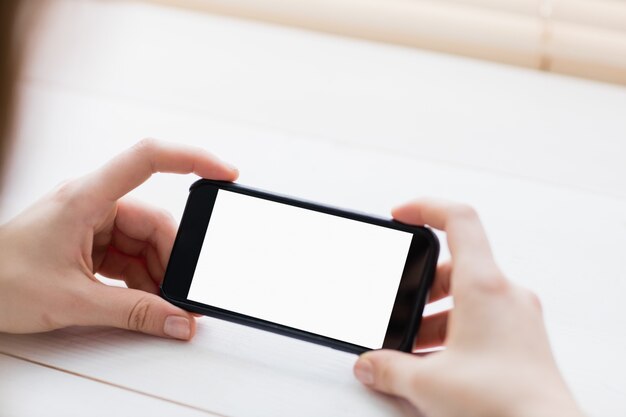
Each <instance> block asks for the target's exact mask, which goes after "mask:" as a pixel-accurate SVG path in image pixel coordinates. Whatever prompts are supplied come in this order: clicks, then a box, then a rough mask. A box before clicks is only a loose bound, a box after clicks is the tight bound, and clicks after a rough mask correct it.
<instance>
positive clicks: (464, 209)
mask: <svg viewBox="0 0 626 417" xmlns="http://www.w3.org/2000/svg"><path fill="white" fill-rule="evenodd" d="M392 214H393V217H394V218H395V219H396V220H398V221H400V222H403V223H408V224H413V225H419V226H423V225H429V226H431V227H433V228H435V229H439V230H443V231H445V232H446V235H447V240H448V247H449V248H450V254H451V255H452V268H453V269H456V268H458V269H459V270H462V271H463V272H464V273H463V275H464V276H468V277H467V278H465V279H470V280H474V281H477V280H480V281H483V282H485V281H492V282H495V281H496V280H498V277H499V276H500V273H499V270H498V267H497V266H496V263H495V261H494V259H493V255H492V253H491V247H490V245H489V241H488V239H487V235H486V233H485V230H484V228H483V226H482V224H481V222H480V219H479V218H478V214H477V213H476V211H475V210H474V209H473V208H472V207H470V206H467V205H463V204H458V203H452V202H448V201H443V200H429V199H420V200H415V201H413V202H411V203H407V204H405V205H403V206H399V207H396V208H395V209H394V210H393V211H392ZM494 272H495V273H494ZM498 281H499V280H498Z"/></svg>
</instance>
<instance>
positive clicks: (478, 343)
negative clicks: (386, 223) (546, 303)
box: [354, 200, 582, 417]
mask: <svg viewBox="0 0 626 417" xmlns="http://www.w3.org/2000/svg"><path fill="white" fill-rule="evenodd" d="M393 216H394V218H395V219H396V220H398V221H401V222H403V223H408V224H413V225H429V226H431V227H433V228H435V229H439V230H443V231H445V232H446V233H447V240H448V246H449V248H450V253H451V255H452V260H451V261H450V262H449V263H444V264H441V265H440V266H439V268H438V270H437V276H436V279H435V283H434V286H433V289H432V292H431V301H434V300H436V299H440V298H443V297H446V296H448V295H452V296H453V299H454V308H453V309H452V310H451V311H450V312H444V313H439V314H436V315H433V316H429V317H426V318H424V320H423V322H422V328H421V329H420V332H419V335H418V337H417V341H416V343H417V347H418V348H426V347H434V346H441V345H445V347H446V349H445V350H443V351H439V352H436V353H431V354H429V355H426V356H421V357H420V356H417V355H415V354H409V353H402V352H396V351H387V350H380V351H371V352H367V353H365V354H363V355H361V357H360V358H359V360H358V361H357V363H356V364H355V367H354V372H355V375H356V376H357V378H358V379H359V380H360V381H361V382H363V383H364V384H365V385H367V386H369V387H370V388H372V389H374V390H377V391H381V392H384V393H388V394H392V395H396V396H400V397H404V398H406V399H408V400H409V401H410V402H411V403H413V404H414V405H415V406H416V407H417V408H418V409H419V410H420V411H421V412H422V413H424V414H425V415H426V416H428V417H434V416H464V417H469V416H481V417H488V416H498V417H502V416H550V417H552V416H566V415H567V416H580V415H582V412H581V411H580V409H579V408H578V406H577V405H576V403H575V401H574V399H573V397H572V395H571V394H570V392H569V390H568V388H567V386H566V384H565V382H564V380H563V378H562V377H561V374H560V372H559V370H558V368H557V366H556V363H555V361H554V357H553V355H552V352H551V349H550V345H549V342H548V336H547V334H546V330H545V326H544V322H543V317H542V313H541V307H540V303H539V300H538V298H537V296H535V295H534V294H533V293H532V292H530V291H528V290H526V289H524V288H521V287H519V286H517V285H515V284H513V283H511V282H510V281H508V280H507V279H506V278H505V276H504V275H503V274H502V272H501V271H500V269H499V268H498V266H497V265H496V263H495V261H494V259H493V256H492V254H491V249H490V246H489V243H488V241H487V237H486V235H485V232H484V230H483V227H482V225H481V223H480V221H479V219H478V216H477V214H476V212H475V211H474V210H473V209H471V208H469V207H467V206H462V205H457V204H452V203H447V202H441V201H428V200H420V201H416V202H413V203H410V204H407V205H404V206H401V207H398V208H396V209H395V210H394V211H393Z"/></svg>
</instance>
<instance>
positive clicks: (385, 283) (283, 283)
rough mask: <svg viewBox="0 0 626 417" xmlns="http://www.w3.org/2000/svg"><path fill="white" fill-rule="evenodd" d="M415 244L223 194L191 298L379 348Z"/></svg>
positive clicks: (405, 236) (397, 235)
mask: <svg viewBox="0 0 626 417" xmlns="http://www.w3.org/2000/svg"><path fill="white" fill-rule="evenodd" d="M412 237H413V235H412V234H411V233H408V232H404V231H399V230H393V229H388V228H384V227H380V226H376V225H372V224H367V223H363V222H358V221H354V220H350V219H345V218H341V217H337V216H332V215H328V214H325V213H319V212H316V211H311V210H306V209H302V208H299V207H294V206H289V205H286V204H281V203H276V202H273V201H269V200H263V199H260V198H255V197H250V196H247V195H244V194H239V193H234V192H231V191H225V190H219V191H218V193H217V198H216V200H215V206H214V207H213V212H212V214H211V219H210V221H209V225H208V228H207V232H206V236H205V238H204V243H203V245H202V250H201V252H200V257H199V259H198V263H197V266H196V271H195V273H194V277H193V280H192V282H191V286H190V288H189V294H188V299H190V300H193V301H196V302H199V303H203V304H208V305H211V306H215V307H219V308H222V309H226V310H230V311H233V312H237V313H240V314H245V315H247V316H252V317H256V318H259V319H263V320H268V321H270V322H274V323H278V324H282V325H285V326H289V327H293V328H296V329H300V330H305V331H308V332H312V333H316V334H319V335H322V336H327V337H331V338H334V339H339V340H343V341H345V342H349V343H353V344H356V345H359V346H364V347H368V348H372V349H378V348H381V347H382V346H383V341H384V338H385V334H386V331H387V326H388V324H389V318H390V316H391V311H392V308H393V305H394V302H395V298H396V293H397V292H398V287H399V284H400V279H401V277H402V272H403V270H404V264H405V262H406V258H407V254H408V251H409V247H410V245H411V239H412Z"/></svg>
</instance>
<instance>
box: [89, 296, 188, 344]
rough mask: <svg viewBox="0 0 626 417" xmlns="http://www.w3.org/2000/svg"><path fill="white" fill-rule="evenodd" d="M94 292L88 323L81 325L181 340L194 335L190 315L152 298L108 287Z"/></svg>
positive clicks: (155, 297)
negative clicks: (110, 327)
mask: <svg viewBox="0 0 626 417" xmlns="http://www.w3.org/2000/svg"><path fill="white" fill-rule="evenodd" d="M96 288H97V290H95V291H94V292H93V294H92V295H91V303H90V304H91V305H90V308H89V310H90V311H89V312H88V313H87V316H88V317H89V323H85V324H91V325H101V326H113V327H118V328H121V329H128V330H134V331H138V332H142V333H148V334H152V335H155V336H161V337H170V338H173V339H182V340H189V339H191V338H192V337H193V335H194V334H195V331H196V322H195V319H194V317H193V316H192V315H191V313H188V312H186V311H185V310H182V309H180V308H178V307H176V306H174V305H172V304H170V303H168V302H167V301H165V300H164V299H162V298H161V297H159V296H157V295H155V294H150V293H147V292H144V291H141V290H135V289H130V288H120V287H111V286H108V285H97V287H96ZM94 304H95V305H94Z"/></svg>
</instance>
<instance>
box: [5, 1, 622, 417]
mask: <svg viewBox="0 0 626 417" xmlns="http://www.w3.org/2000/svg"><path fill="white" fill-rule="evenodd" d="M36 35H37V36H36V37H35V41H36V42H35V48H34V50H33V53H32V57H31V59H30V61H29V64H28V65H27V67H26V68H25V73H24V79H23V81H22V82H21V91H22V93H23V100H22V114H21V117H20V123H19V131H18V146H17V150H16V154H15V157H14V158H13V161H12V170H11V175H10V178H9V182H8V184H7V187H6V189H5V195H4V199H3V211H2V218H3V219H7V218H8V217H10V216H12V215H13V214H15V213H17V212H18V211H19V210H21V209H22V208H24V207H25V206H26V205H27V204H29V203H30V202H32V201H33V200H35V199H36V198H37V197H38V196H39V195H41V194H43V193H45V192H46V191H48V190H49V189H50V188H52V187H53V186H54V185H55V184H56V183H58V182H59V181H61V180H63V179H64V178H67V177H71V176H75V175H77V174H79V173H82V172H85V171H87V170H89V169H91V168H92V167H93V166H94V165H98V164H100V163H101V162H102V161H104V160H105V159H107V158H108V157H109V156H112V155H113V154H115V153H117V152H119V151H120V150H121V149H123V148H125V147H127V146H130V145H131V144H132V143H134V142H135V141H136V140H138V139H140V138H142V137H145V136H155V137H161V138H167V139H170V140H177V141H181V142H185V143H191V144H196V145H201V146H204V147H206V148H209V149H211V150H212V151H214V152H215V153H217V154H218V155H220V156H222V157H224V158H225V159H228V160H231V161H232V162H234V163H236V164H237V165H238V166H239V168H240V170H241V173H242V175H241V179H240V181H241V182H242V183H247V184H251V185H255V186H258V187H261V188H266V189H270V190H275V191H278V192H283V193H289V194H294V195H297V196H301V197H305V198H309V199H314V200H319V201H324V202H328V203H332V204H336V205H340V206H345V207H351V208H356V209H359V210H364V211H370V212H375V213H381V214H386V213H387V212H388V210H389V208H390V207H391V206H392V205H393V204H395V203H398V202H402V201H404V200H407V199H409V198H411V197H414V196H419V195H432V196H438V197H445V198H451V199H456V200H461V201H466V202H469V203H471V204H474V205H475V206H476V207H477V208H478V209H479V211H480V212H481V213H482V217H483V220H484V223H485V225H486V228H487V230H488V232H489V235H490V237H491V240H492V243H493V245H494V247H495V253H496V256H497V257H498V259H499V261H500V264H501V265H502V267H503V268H504V270H505V271H507V272H508V274H509V275H510V276H511V278H512V279H514V280H516V281H518V282H520V283H522V284H524V285H526V286H528V287H530V288H532V289H533V290H535V291H536V292H537V293H538V294H539V296H540V297H541V299H542V301H543V304H544V309H545V316H546V320H547V323H548V329H549V332H550V336H551V340H552V343H553V347H554V350H555V353H556V356H557V360H558V362H559V364H560V366H561V368H562V370H563V372H564V374H565V376H566V378H567V380H568V382H569V383H570V385H571V387H572V389H573V391H574V393H575V395H576V396H577V398H578V399H579V400H580V402H581V403H582V405H583V406H584V407H585V408H586V409H587V410H588V411H589V413H590V414H591V415H594V416H596V415H597V416H618V415H625V414H626V400H625V398H626V388H625V387H624V384H623V382H622V378H623V374H624V372H625V371H626V365H625V363H624V360H623V359H622V356H623V353H624V352H625V351H626V335H625V334H624V332H623V330H622V329H624V328H626V307H625V304H624V303H623V297H624V295H626V264H625V263H624V255H625V254H626V164H625V163H624V161H626V142H625V140H626V90H625V89H624V88H621V87H616V86H611V85H605V84H600V83H594V82H586V81H581V80H575V79H568V78H564V77H559V76H555V75H548V74H541V73H537V72H532V71H527V70H521V69H517V68H512V67H505V66H499V65H495V64H490V63H484V62H479V61H472V60H467V59H460V58H455V57H449V56H444V55H437V54H434V53H426V52H420V51H416V50H411V49H405V48H398V47H394V46H387V45H379V44H373V43H368V42H361V41H355V40H348V39H341V38H336V37H332V36H328V35H322V34H317V33H311V32H306V31H298V30H294V29H286V28H279V27H274V26H270V25H265V24H260V23H252V22H245V21H238V20H235V19H229V18H224V17H213V16H209V15H203V14H195V13H188V12H184V11H180V10H176V9H167V8H160V7H157V6H152V5H147V4H143V3H120V2H91V1H71V0H67V1H55V2H53V3H52V4H51V5H50V8H49V10H48V12H47V14H46V15H45V17H44V18H43V19H42V21H41V22H40V24H39V26H38V30H37V34H36ZM192 180H193V178H191V177H174V176H157V177H156V178H154V179H153V180H152V181H150V182H149V183H147V184H146V185H145V186H143V187H141V188H140V189H138V190H137V191H136V192H135V193H134V195H135V196H136V197H138V198H142V199H144V200H147V201H149V202H151V203H153V204H156V205H160V206H163V207H165V208H167V209H169V210H171V211H172V212H173V213H174V214H175V216H176V217H180V215H181V214H182V208H183V204H184V201H185V197H186V194H187V186H188V185H189V184H190V183H191V181H192ZM207 327H208V328H210V323H207ZM116 335H117V334H116ZM61 336H63V335H61ZM61 336H59V335H58V334H57V335H55V334H52V335H40V336H27V337H17V338H16V337H15V336H6V335H0V352H5V353H11V355H13V356H6V355H0V370H1V373H2V378H0V414H3V415H4V414H7V415H12V416H29V415H42V414H49V415H99V413H100V414H102V415H105V414H109V415H111V414H121V415H126V414H133V415H155V414H157V415H159V414H160V415H165V414H168V415H174V414H176V415H184V416H187V415H207V414H210V413H211V412H213V413H218V414H226V415H233V416H235V415H236V416H239V415H244V414H245V413H244V414H241V413H238V412H237V411H236V410H235V411H232V410H234V409H232V408H231V409H229V408H228V404H226V405H224V404H221V405H220V406H219V407H218V405H217V403H215V404H216V406H215V407H216V408H212V407H211V404H213V403H211V402H210V401H208V400H207V401H208V402H207V401H205V402H203V403H202V404H205V405H204V406H202V407H199V406H197V405H194V404H195V403H193V401H188V400H186V399H184V398H182V397H180V396H178V395H177V394H176V392H175V390H172V391H171V392H170V391H167V392H166V394H167V393H168V392H169V393H170V395H165V397H166V398H165V397H164V396H163V395H162V393H161V392H157V391H156V390H153V391H150V390H151V388H150V384H148V383H146V382H145V381H144V382H142V380H141V378H139V376H140V375H139V373H140V372H142V371H141V370H139V369H135V370H132V369H131V370H129V371H128V373H129V375H130V376H131V377H136V378H130V379H132V380H133V381H135V382H132V383H131V382H129V383H124V381H122V382H121V383H120V382H119V381H117V380H114V378H113V377H110V376H107V375H108V374H106V373H103V371H102V369H105V367H106V366H105V365H106V363H107V362H106V360H107V358H99V361H100V362H98V363H99V364H101V368H97V369H96V367H91V368H90V361H92V360H93V357H91V356H89V354H87V353H85V352H82V353H81V350H80V349H78V350H74V351H73V356H72V360H71V361H70V360H68V359H67V358H63V357H54V355H50V356H45V355H43V356H41V355H39V356H38V355H37V354H35V353H33V352H35V351H36V349H37V346H38V345H41V344H42V343H47V342H46V341H49V340H52V339H54V340H58V339H59V338H61V339H62V337H61ZM116 337H122V338H123V337H125V336H120V335H117V336H116ZM126 337H127V338H128V339H129V340H130V339H132V338H133V337H135V336H133V335H127V336H126ZM254 337H263V336H254ZM51 338H52V339H51ZM55 338H56V339H55ZM70 340H75V339H70ZM132 340H135V339H132ZM145 343H146V345H145V346H146V347H145V348H142V345H141V343H139V344H137V346H135V347H134V348H133V349H135V350H133V354H140V353H141V351H142V349H149V348H148V346H149V345H152V344H153V343H152V342H151V340H148V339H147V340H146V341H145ZM192 343H196V345H191V346H192V348H193V349H196V348H197V349H205V348H206V349H210V348H212V347H211V346H210V345H211V342H210V341H206V340H204V339H203V340H200V341H194V342H192ZM29 352H30V353H29ZM182 352H183V350H181V354H180V355H181V357H182V355H183V353H182ZM81 355H83V356H81ZM250 355H251V356H250V358H254V354H253V353H251V354H250ZM17 358H21V359H17ZM178 359H180V358H176V357H175V358H173V359H172V360H178ZM250 360H253V359H250ZM28 361H30V362H28ZM33 362H36V363H33ZM115 364H116V363H115V361H114V360H113V361H112V362H110V365H111V366H115ZM44 365H45V366H44ZM341 366H344V368H345V367H347V364H346V363H343V362H342V365H341ZM342 369H343V368H342ZM346 369H347V368H346ZM344 370H345V369H344ZM152 372H154V378H156V379H163V384H168V383H173V382H172V381H175V380H176V378H173V379H172V378H170V377H171V375H169V374H167V373H165V372H164V371H161V373H159V371H158V370H153V371H152ZM241 372H244V373H245V370H244V371H241ZM280 372H281V370H278V371H276V372H275V373H276V375H278V374H279V373H280ZM134 373H137V375H135V374H134ZM240 376H241V375H240ZM250 377H252V374H251V375H250ZM168 381H169V382H168ZM193 382H194V383H197V384H200V383H202V382H203V381H201V380H198V381H193ZM342 383H343V382H342ZM346 384H347V382H346ZM146 387H147V388H146ZM346 389H348V388H346ZM349 389H354V388H353V387H352V385H350V388H349ZM339 393H340V394H341V391H339ZM277 395H278V397H276V398H274V400H280V399H281V397H280V395H281V393H277ZM282 395H284V396H285V398H286V397H289V395H290V393H289V392H285V393H283V394H282ZM242 396H245V397H244V398H241V401H246V400H247V399H248V400H249V401H255V402H256V404H258V405H259V407H260V408H263V407H264V406H266V405H267V404H265V403H264V401H266V400H264V399H263V398H261V397H258V396H257V397H255V396H253V395H251V393H250V392H248V393H246V392H242ZM77 397H78V398H77ZM250 398H252V400H250ZM297 398H299V397H297ZM311 401H313V400H311ZM302 402H303V403H302V406H303V407H306V405H307V404H306V400H304V399H303V400H302ZM220 407H221V408H220ZM268 407H269V406H268ZM267 409H269V408H267ZM5 410H7V412H5ZM229 410H231V412H229ZM336 413H337V415H341V414H342V412H341V409H339V408H337V409H336ZM260 414H262V413H260Z"/></svg>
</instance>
